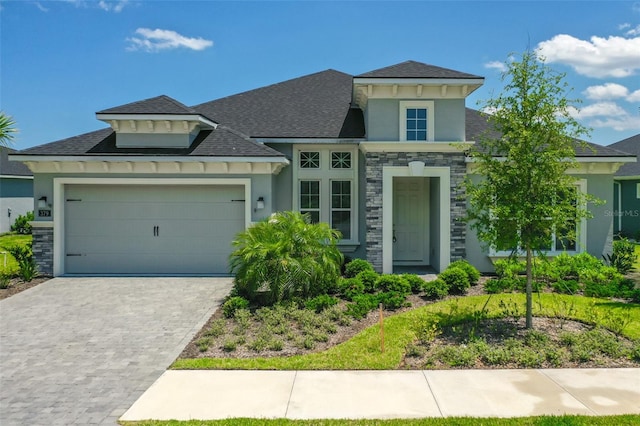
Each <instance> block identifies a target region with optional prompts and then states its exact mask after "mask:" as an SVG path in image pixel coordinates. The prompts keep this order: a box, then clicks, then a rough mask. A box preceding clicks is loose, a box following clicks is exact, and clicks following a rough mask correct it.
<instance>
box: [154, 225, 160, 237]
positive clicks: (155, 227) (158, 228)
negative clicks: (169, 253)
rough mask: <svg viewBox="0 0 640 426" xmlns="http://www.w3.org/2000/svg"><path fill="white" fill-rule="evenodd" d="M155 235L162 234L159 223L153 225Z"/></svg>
mask: <svg viewBox="0 0 640 426" xmlns="http://www.w3.org/2000/svg"><path fill="white" fill-rule="evenodd" d="M153 236H154V237H159V236H160V227H159V226H158V225H156V226H154V227H153Z"/></svg>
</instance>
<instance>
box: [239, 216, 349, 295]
mask: <svg viewBox="0 0 640 426" xmlns="http://www.w3.org/2000/svg"><path fill="white" fill-rule="evenodd" d="M339 239H340V233H339V232H338V231H335V230H333V229H331V228H330V227H329V225H328V224H326V223H316V224H313V223H311V219H310V217H309V215H302V214H300V213H298V212H278V213H274V214H272V215H271V216H269V218H267V219H265V220H263V221H261V222H258V223H256V224H255V225H253V226H251V227H250V228H248V229H247V230H245V231H244V232H241V233H240V234H238V236H237V237H236V239H235V240H234V241H233V246H234V248H235V249H234V251H233V253H231V256H230V265H231V272H232V273H233V274H235V287H236V290H237V293H238V295H240V296H243V297H245V298H246V299H248V300H249V301H253V302H256V301H258V300H260V303H262V304H273V303H276V302H279V301H282V300H288V299H291V298H293V297H296V296H298V297H303V298H309V297H313V296H316V295H319V294H326V293H328V292H329V291H330V289H331V288H333V286H335V282H336V280H337V279H338V277H339V276H340V265H341V264H342V259H343V256H342V253H341V252H340V250H339V249H338V246H337V243H338V240H339ZM260 294H263V295H264V296H263V297H261V296H260Z"/></svg>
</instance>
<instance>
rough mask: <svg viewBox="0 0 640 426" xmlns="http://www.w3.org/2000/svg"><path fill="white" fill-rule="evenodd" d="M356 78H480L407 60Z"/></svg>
mask: <svg viewBox="0 0 640 426" xmlns="http://www.w3.org/2000/svg"><path fill="white" fill-rule="evenodd" d="M356 78H473V79H476V78H480V79H484V77H480V76H477V75H473V74H467V73H464V72H460V71H456V70H451V69H448V68H442V67H436V66H434V65H429V64H423V63H422V62H416V61H406V62H402V63H400V64H396V65H391V66H388V67H384V68H380V69H377V70H373V71H369V72H366V73H364V74H360V75H357V76H356Z"/></svg>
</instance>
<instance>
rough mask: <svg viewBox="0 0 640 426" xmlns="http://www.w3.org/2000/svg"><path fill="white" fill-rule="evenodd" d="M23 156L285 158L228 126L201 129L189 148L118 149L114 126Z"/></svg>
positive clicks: (24, 152) (50, 144)
mask: <svg viewBox="0 0 640 426" xmlns="http://www.w3.org/2000/svg"><path fill="white" fill-rule="evenodd" d="M19 154H20V155H69V156H91V155H123V156H139V155H153V156H163V155H164V156H191V157H198V156H202V157H282V156H283V154H282V153H280V152H278V151H276V150H274V149H272V148H269V147H268V146H265V145H262V144H260V143H257V142H255V141H252V140H250V139H249V138H247V137H246V136H243V135H241V134H239V133H238V132H234V131H232V130H230V129H228V128H226V127H225V126H218V128H217V129H216V130H202V131H201V132H200V133H199V134H198V136H197V137H196V138H195V140H194V141H193V143H192V144H191V146H190V147H189V148H118V147H116V137H115V132H114V131H113V130H112V129H111V128H106V129H102V130H97V131H95V132H90V133H85V134H83V135H78V136H73V137H71V138H67V139H63V140H60V141H57V142H51V143H48V144H45V145H40V146H36V147H33V148H29V149H26V150H24V151H20V152H19Z"/></svg>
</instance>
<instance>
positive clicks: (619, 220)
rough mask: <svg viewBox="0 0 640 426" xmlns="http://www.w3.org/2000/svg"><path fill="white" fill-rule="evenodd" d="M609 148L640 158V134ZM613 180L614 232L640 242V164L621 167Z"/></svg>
mask: <svg viewBox="0 0 640 426" xmlns="http://www.w3.org/2000/svg"><path fill="white" fill-rule="evenodd" d="M609 147H611V148H614V149H617V150H619V151H624V152H628V153H631V154H633V155H635V156H637V157H638V158H640V134H637V135H635V136H631V137H630V138H627V139H623V140H621V141H620V142H616V143H614V144H611V145H609ZM613 179H614V182H613V200H614V201H613V212H614V220H613V229H614V232H615V233H616V234H618V233H620V234H622V235H624V236H627V237H632V238H635V239H636V240H640V162H636V163H629V164H625V165H624V166H622V167H620V170H618V171H617V172H616V174H615V176H614V177H613Z"/></svg>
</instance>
